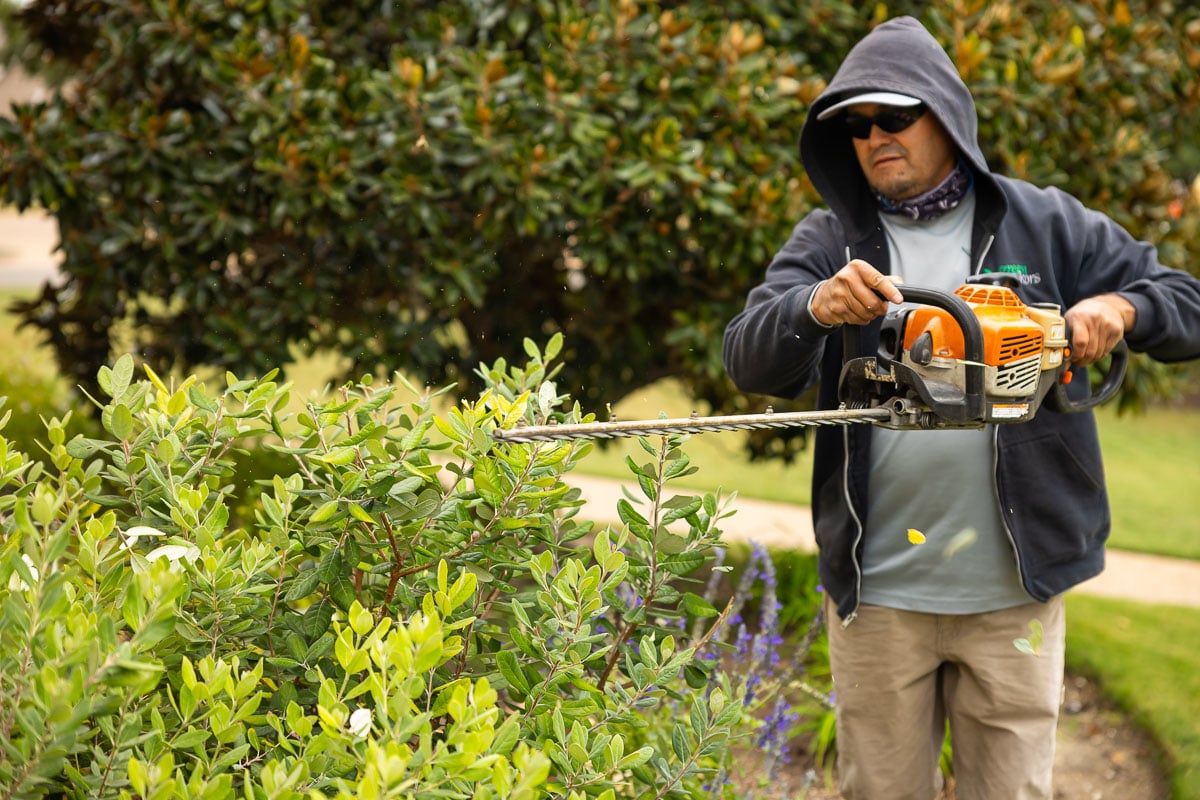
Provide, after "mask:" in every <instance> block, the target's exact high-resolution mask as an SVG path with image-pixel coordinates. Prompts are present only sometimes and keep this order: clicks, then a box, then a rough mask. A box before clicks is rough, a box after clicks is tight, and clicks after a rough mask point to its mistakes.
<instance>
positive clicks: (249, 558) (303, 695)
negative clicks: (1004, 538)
mask: <svg viewBox="0 0 1200 800" xmlns="http://www.w3.org/2000/svg"><path fill="white" fill-rule="evenodd" d="M563 347H564V345H563V342H562V340H561V339H559V338H558V337H555V338H554V339H552V340H551V342H550V343H549V344H548V345H547V346H546V347H545V348H544V349H542V348H539V347H538V346H536V345H534V344H532V343H531V344H530V345H529V354H530V361H529V362H527V363H526V364H525V365H524V366H523V367H510V366H508V365H507V364H504V365H499V364H498V365H494V366H493V367H492V368H489V369H481V374H482V375H485V376H486V377H487V379H488V380H489V381H494V382H493V383H492V385H491V386H489V387H488V389H487V390H486V391H485V392H484V393H483V394H482V395H481V397H480V399H479V400H478V401H476V402H472V403H462V404H460V405H459V406H457V407H455V408H453V409H451V410H449V411H447V412H441V413H439V412H436V411H435V402H434V400H435V398H436V397H437V394H436V393H433V394H431V393H422V392H416V394H415V399H411V400H408V401H401V400H399V399H398V395H399V394H400V392H401V391H410V390H411V389H412V387H409V386H406V385H404V384H403V382H400V383H398V384H396V385H391V384H383V385H378V384H377V383H376V382H375V381H373V380H367V379H364V380H363V381H361V382H358V383H355V384H346V385H345V386H343V387H341V388H340V389H339V390H338V392H337V393H336V396H334V397H331V398H329V399H323V400H320V401H318V400H313V401H311V402H310V403H308V404H307V406H306V407H305V408H304V410H303V411H301V412H299V413H298V414H297V415H296V416H291V415H290V414H289V413H287V412H286V411H285V409H286V408H288V407H289V405H288V403H287V402H286V397H287V394H288V391H289V387H288V386H287V385H279V384H276V383H275V382H274V380H273V377H274V376H273V373H272V372H268V373H267V374H266V376H265V377H263V378H261V379H260V378H242V377H238V376H236V375H233V374H229V375H227V376H226V379H225V381H224V382H223V385H222V386H221V388H220V389H219V390H218V391H217V392H215V393H214V392H212V391H211V390H210V389H209V387H208V386H207V385H205V384H204V383H201V382H200V381H198V380H197V379H196V378H194V377H189V378H186V379H184V380H183V381H182V382H181V383H178V384H177V383H175V382H174V381H172V382H169V383H168V382H165V381H163V380H162V379H160V378H159V377H158V376H157V375H156V374H155V372H154V371H153V370H152V369H148V370H145V373H146V377H145V378H144V379H138V378H137V377H135V375H134V371H133V368H132V362H131V361H129V360H125V359H122V360H121V361H120V362H119V363H118V364H117V365H115V366H114V367H113V368H112V369H110V370H108V371H107V372H105V373H104V374H103V376H102V378H101V379H100V380H101V381H102V382H103V384H104V387H105V393H107V394H109V395H110V399H109V401H108V402H106V403H103V404H102V405H101V409H100V416H101V419H102V420H103V425H102V426H99V427H97V428H96V429H95V430H93V431H90V432H89V433H90V435H89V436H87V437H84V436H77V437H75V438H74V439H71V440H70V441H68V440H67V435H66V432H65V430H64V427H63V425H62V423H61V421H57V420H54V421H51V422H50V423H48V424H47V438H48V439H49V441H50V447H48V448H47V450H48V451H51V452H52V454H53V457H54V458H55V459H56V462H55V471H54V472H53V473H50V472H45V471H36V472H35V471H31V470H25V469H23V468H21V467H20V465H21V464H24V463H25V461H26V459H25V457H24V456H23V455H22V454H19V453H14V452H13V450H12V449H11V448H10V446H9V443H8V442H7V440H4V439H0V454H3V456H4V460H5V463H12V464H13V465H14V467H13V468H12V469H11V470H10V472H9V474H10V475H11V476H12V477H11V478H10V479H11V480H12V481H14V484H15V486H16V489H15V491H13V492H10V493H8V494H6V495H5V497H6V498H7V499H6V500H5V502H4V503H3V504H0V526H3V534H4V536H3V537H2V538H0V542H2V544H0V611H2V612H3V613H2V615H0V675H3V676H4V677H3V679H0V724H5V723H4V720H9V719H11V720H13V722H12V724H11V727H10V731H11V734H10V735H9V737H8V740H7V742H8V744H7V748H6V749H5V750H2V751H0V778H4V779H6V780H11V781H16V780H18V778H17V775H18V769H19V767H18V765H24V764H29V765H32V766H31V767H30V769H29V771H28V773H27V774H28V775H29V778H28V780H29V781H30V783H28V784H27V785H26V784H22V788H21V789H20V792H21V793H27V792H28V791H33V790H32V789H31V788H29V787H35V786H36V787H40V788H38V791H42V790H43V789H44V788H45V787H51V788H52V789H53V791H56V792H60V793H64V794H73V793H85V794H91V795H96V796H109V795H113V796H115V795H114V792H119V791H129V790H131V789H132V788H133V787H137V788H138V790H139V791H142V792H144V793H145V795H146V796H197V797H200V796H209V795H210V794H211V795H213V796H225V795H227V794H228V793H229V792H230V791H232V787H233V786H235V785H237V786H240V787H241V788H242V789H243V790H244V791H245V792H249V793H251V794H261V793H269V792H271V791H276V790H278V794H279V795H280V796H294V795H297V796H298V795H299V794H302V790H306V789H305V787H308V788H309V789H311V788H313V787H316V786H319V787H320V790H321V791H322V792H323V793H324V794H326V796H332V795H333V794H338V795H340V796H346V797H350V796H362V795H370V794H371V793H372V792H376V793H378V794H386V793H387V792H388V791H390V790H389V789H387V788H386V787H388V786H393V787H394V786H398V785H404V786H407V785H410V784H411V783H412V782H413V781H417V782H419V783H420V785H422V786H432V785H437V786H438V787H439V794H440V796H445V797H447V798H463V800H466V798H475V797H481V796H486V792H485V789H486V791H492V792H494V793H495V794H496V795H497V796H506V797H528V798H530V800H534V798H536V797H538V796H539V792H541V791H542V788H543V787H544V786H545V785H546V784H547V783H554V785H570V786H573V787H575V789H573V791H576V792H582V793H584V794H586V795H587V796H595V797H612V798H614V800H615V798H616V796H617V794H618V793H617V791H616V789H614V788H613V787H618V786H620V787H626V788H624V789H622V790H621V791H622V792H626V791H633V792H641V791H646V790H648V789H650V788H651V787H652V786H653V785H654V782H655V781H657V780H659V778H656V777H654V773H653V772H652V771H651V772H650V773H649V774H650V777H649V778H642V777H637V776H640V775H642V773H643V772H644V771H647V770H650V769H651V765H654V769H657V770H658V772H659V773H663V772H664V768H663V765H664V764H665V774H669V775H670V776H671V779H672V780H674V781H675V782H676V785H677V786H678V787H684V788H679V789H678V790H677V791H679V792H686V791H692V790H694V789H695V788H696V787H697V786H698V785H699V782H700V781H702V780H703V779H704V777H705V776H706V775H709V774H710V773H711V772H712V771H714V770H716V769H717V768H718V766H719V763H720V761H721V759H722V758H724V757H725V756H724V753H723V752H718V751H717V750H715V749H713V747H712V742H714V741H716V740H717V739H716V738H714V737H716V733H714V731H713V730H711V729H712V720H713V716H714V715H712V714H709V713H707V712H706V716H704V717H703V720H704V721H705V727H704V730H703V731H700V732H696V731H694V730H692V729H691V728H688V730H689V731H690V732H687V733H686V734H685V735H684V734H675V733H673V731H674V730H676V729H678V728H679V726H680V725H681V724H683V725H687V726H691V725H693V722H692V721H691V719H690V716H689V715H691V714H692V713H693V712H691V711H689V709H691V708H692V705H691V701H690V700H689V698H690V697H691V695H692V693H701V692H704V691H707V684H706V681H707V680H708V676H709V672H708V670H707V669H706V668H705V667H704V666H702V665H701V664H700V662H699V657H698V654H697V650H696V648H695V647H693V646H691V644H690V641H689V637H688V636H686V635H684V634H683V631H682V627H681V624H682V622H683V619H684V617H686V618H687V619H688V620H690V621H692V622H694V623H697V622H698V621H700V620H703V619H705V618H711V617H713V616H714V615H715V614H716V610H715V609H714V608H713V607H712V605H711V603H710V602H709V601H708V600H706V599H705V598H704V597H702V596H701V595H700V594H698V593H697V592H693V591H688V590H687V589H688V583H689V581H691V580H692V578H693V575H694V574H695V573H697V571H699V570H701V569H702V568H703V567H704V566H705V564H706V563H707V562H708V561H710V560H711V558H712V557H713V554H714V546H715V544H716V543H717V541H718V538H719V531H718V530H717V529H716V528H715V526H714V522H715V520H716V519H717V518H718V517H719V512H718V509H719V503H718V501H717V500H716V499H715V498H710V497H703V498H701V497H692V496H689V495H675V494H674V493H673V492H672V491H671V486H670V483H671V481H673V480H674V479H675V478H676V477H678V476H680V475H683V474H686V473H687V471H688V470H689V469H690V466H689V463H688V460H687V457H686V455H684V453H683V450H682V448H681V444H682V442H681V440H678V439H669V440H667V441H664V442H662V443H661V446H656V445H655V444H654V443H652V442H650V441H647V442H646V443H645V449H646V450H647V453H648V455H649V460H648V461H647V462H646V464H644V465H639V466H637V478H638V486H639V488H641V489H642V493H641V496H640V497H638V496H637V495H636V494H635V493H633V492H631V493H630V494H629V496H628V497H627V498H626V499H625V500H624V501H623V502H622V506H621V510H622V513H623V514H624V515H625V516H626V518H627V520H628V524H627V525H625V526H621V527H616V528H607V527H597V526H595V525H594V524H593V523H591V522H588V521H586V519H580V518H579V517H581V516H585V515H584V514H583V512H584V511H585V509H583V508H582V501H581V500H580V499H579V498H580V495H579V492H578V491H577V490H574V489H571V488H570V487H569V486H568V483H567V482H566V481H565V480H564V476H565V474H566V473H567V472H568V471H569V470H570V469H572V468H574V467H575V466H576V464H577V463H578V462H579V460H580V459H581V458H583V457H585V455H586V454H587V452H589V448H586V447H576V446H573V445H568V446H559V445H551V446H549V447H542V446H526V445H520V446H513V445H500V446H495V445H494V444H493V443H492V441H491V438H490V436H489V431H490V430H492V429H493V428H494V427H495V426H496V425H498V424H506V425H510V424H514V422H515V420H516V419H517V418H520V417H524V416H526V415H534V416H538V417H541V418H546V417H561V418H564V419H569V418H572V417H573V416H575V417H577V415H578V412H577V410H575V409H573V408H565V405H566V403H568V402H569V400H568V398H566V397H565V396H562V395H560V394H559V393H558V390H557V389H556V388H555V386H554V385H553V382H552V381H551V380H550V379H549V377H548V376H550V375H552V374H553V373H554V371H555V369H556V365H555V364H554V363H553V362H552V359H553V357H554V354H556V353H558V352H560V350H561V349H562V348H563ZM439 431H440V432H441V433H440V434H439ZM0 433H2V430H0ZM263 441H266V442H268V443H269V447H268V448H264V447H263V446H262V442H263ZM705 633H706V631H705V629H704V627H703V625H701V624H698V625H697V628H696V632H695V634H694V635H698V636H703V635H704V634H705ZM55 676H71V677H69V678H65V677H55ZM51 678H53V679H51ZM66 684H69V685H66ZM697 696H700V695H699V694H698V695H697ZM668 699H672V700H673V702H672V703H667V702H666V701H667V700H668ZM680 700H684V701H686V702H679V701H680ZM681 715H683V716H681ZM6 733H7V732H6ZM401 743H405V744H404V747H405V748H408V749H405V750H403V751H401V750H399V749H397V748H399V747H400V746H401ZM681 753H682V755H680V754H681ZM22 768H23V767H22ZM98 775H106V776H109V777H108V778H107V779H106V780H109V781H111V787H112V789H111V790H110V789H106V788H103V787H98V786H97V780H98V779H97V777H96V776H98ZM387 776H390V777H387ZM631 776H633V777H631ZM385 778H386V779H385ZM22 780H23V779H22ZM101 780H105V779H101ZM272 787H273V788H272ZM288 787H290V788H288ZM481 787H482V788H481ZM405 791H407V790H405ZM481 792H483V794H481ZM106 793H107V794H106ZM289 793H291V794H289Z"/></svg>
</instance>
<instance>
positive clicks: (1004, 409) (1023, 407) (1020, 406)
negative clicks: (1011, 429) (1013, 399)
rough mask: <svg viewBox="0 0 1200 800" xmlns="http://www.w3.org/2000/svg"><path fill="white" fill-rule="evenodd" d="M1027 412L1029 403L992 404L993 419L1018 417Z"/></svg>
mask: <svg viewBox="0 0 1200 800" xmlns="http://www.w3.org/2000/svg"><path fill="white" fill-rule="evenodd" d="M1028 413H1029V403H1012V404H1009V405H1000V404H996V405H994V406H992V418H993V419H1020V418H1021V417H1024V416H1026V415H1027V414H1028Z"/></svg>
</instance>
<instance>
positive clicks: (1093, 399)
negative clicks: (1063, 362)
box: [1045, 329, 1129, 414]
mask: <svg viewBox="0 0 1200 800" xmlns="http://www.w3.org/2000/svg"><path fill="white" fill-rule="evenodd" d="M1067 340H1068V341H1070V340H1071V331H1070V329H1068V330H1067ZM1110 355H1111V356H1112V361H1111V363H1110V364H1109V367H1108V374H1107V375H1105V376H1104V380H1103V381H1102V382H1101V384H1100V386H1099V387H1097V388H1096V391H1095V392H1094V393H1092V394H1090V395H1089V396H1087V397H1085V398H1083V399H1081V400H1072V399H1071V397H1070V396H1068V395H1067V387H1066V385H1065V384H1063V383H1062V382H1061V381H1060V382H1058V383H1055V384H1054V388H1053V389H1051V390H1050V393H1049V394H1047V395H1046V400H1045V403H1046V405H1048V406H1049V407H1050V410H1051V411H1057V412H1059V413H1060V414H1074V413H1075V412H1077V411H1087V410H1088V409H1089V408H1095V407H1096V406H1098V405H1100V404H1101V403H1103V402H1104V401H1105V400H1108V399H1109V398H1110V397H1112V396H1113V395H1114V394H1116V393H1117V390H1118V389H1120V388H1121V384H1122V383H1124V381H1125V367H1126V365H1127V364H1128V363H1129V346H1128V345H1127V344H1125V340H1124V339H1122V340H1121V341H1119V342H1117V346H1116V347H1114V348H1113V349H1112V353H1111V354H1110ZM1083 372H1084V375H1087V374H1088V370H1086V369H1085V370H1084V371H1083Z"/></svg>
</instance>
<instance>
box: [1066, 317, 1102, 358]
mask: <svg viewBox="0 0 1200 800" xmlns="http://www.w3.org/2000/svg"><path fill="white" fill-rule="evenodd" d="M1097 349H1098V348H1097V346H1096V335H1095V332H1094V331H1093V330H1092V329H1091V326H1090V325H1086V324H1082V325H1081V324H1077V325H1075V328H1074V331H1073V332H1072V336H1071V361H1072V363H1075V364H1078V365H1080V366H1087V365H1088V364H1091V363H1092V362H1093V361H1095V360H1096V358H1097V355H1096V350H1097Z"/></svg>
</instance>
